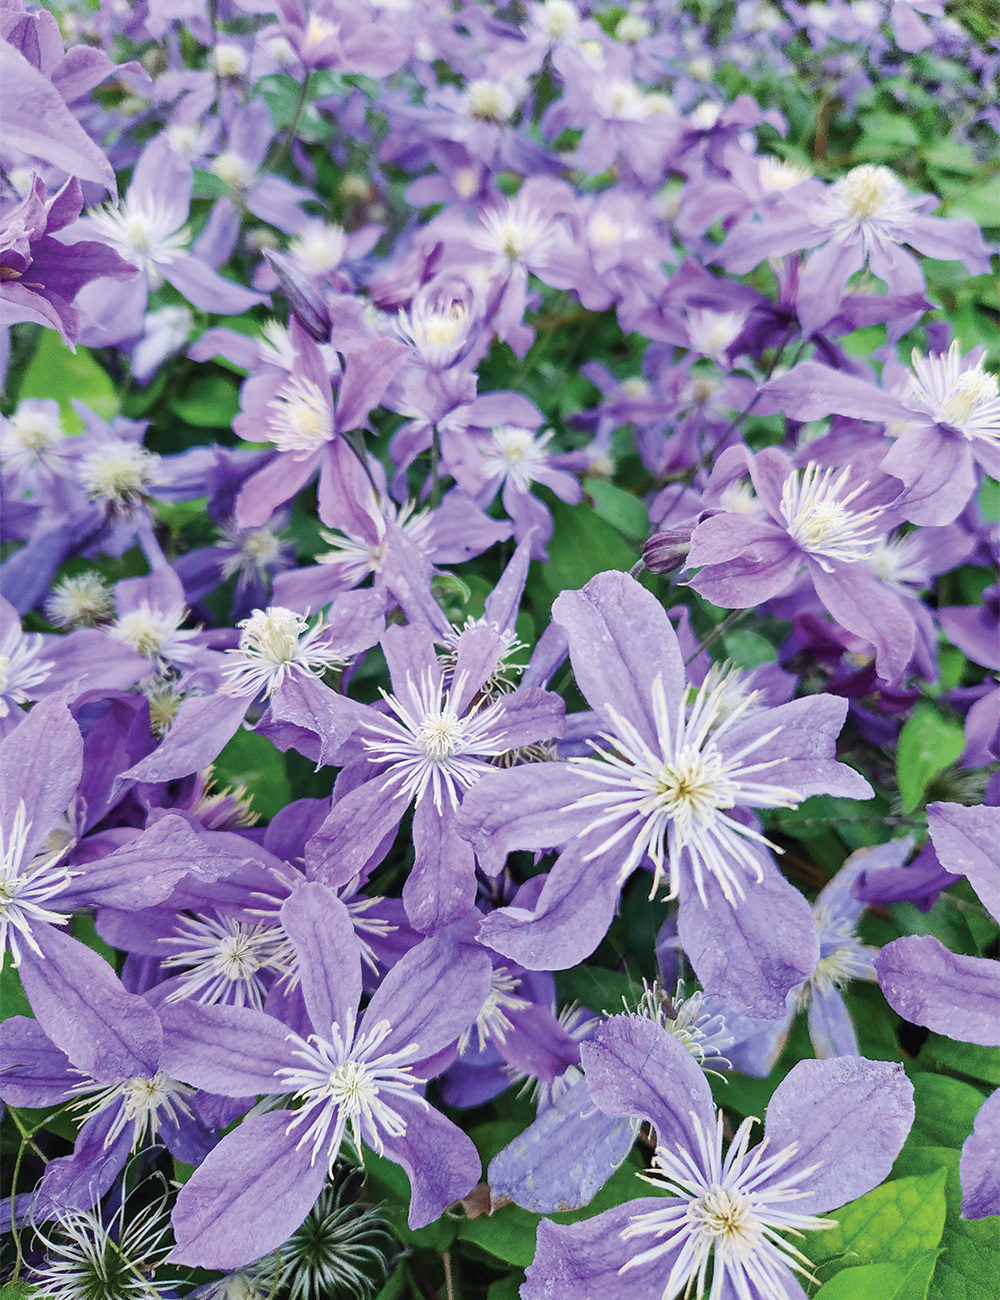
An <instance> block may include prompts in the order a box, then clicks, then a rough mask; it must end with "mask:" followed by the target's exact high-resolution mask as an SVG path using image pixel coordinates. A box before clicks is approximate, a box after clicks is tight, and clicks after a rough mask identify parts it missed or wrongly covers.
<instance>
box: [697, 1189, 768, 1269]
mask: <svg viewBox="0 0 1000 1300" xmlns="http://www.w3.org/2000/svg"><path fill="white" fill-rule="evenodd" d="M688 1216H689V1218H690V1219H691V1220H692V1223H693V1224H694V1225H696V1226H697V1227H698V1229H699V1230H700V1231H701V1233H702V1235H703V1236H704V1237H707V1238H708V1243H707V1244H708V1245H709V1246H714V1247H715V1249H716V1250H719V1251H725V1252H727V1253H731V1254H733V1255H736V1256H742V1257H744V1258H745V1257H746V1256H748V1255H751V1254H752V1253H753V1251H754V1250H755V1248H756V1246H757V1244H758V1242H759V1241H760V1238H761V1234H762V1228H761V1224H760V1222H759V1220H758V1219H757V1217H756V1215H755V1214H754V1212H753V1201H752V1200H751V1199H750V1197H749V1196H747V1195H746V1193H744V1192H741V1191H738V1190H736V1189H732V1190H730V1189H727V1188H725V1187H719V1186H718V1185H716V1186H714V1187H711V1188H710V1189H709V1190H708V1191H707V1192H706V1193H705V1194H704V1196H702V1197H701V1198H700V1199H699V1200H697V1201H692V1202H691V1204H690V1205H689V1206H688Z"/></svg>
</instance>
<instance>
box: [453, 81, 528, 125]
mask: <svg viewBox="0 0 1000 1300" xmlns="http://www.w3.org/2000/svg"><path fill="white" fill-rule="evenodd" d="M465 95H466V98H467V100H468V102H469V107H470V109H471V110H472V113H473V116H475V117H480V118H482V119H483V121H485V122H508V121H509V120H510V119H511V117H513V115H514V110H515V108H516V107H517V101H516V100H515V99H514V96H513V95H512V94H511V93H510V91H509V90H508V89H507V87H506V86H504V85H502V84H501V83H500V82H498V81H489V80H488V79H487V78H485V77H480V78H477V80H475V81H470V82H469V84H468V86H467V87H466V91H465Z"/></svg>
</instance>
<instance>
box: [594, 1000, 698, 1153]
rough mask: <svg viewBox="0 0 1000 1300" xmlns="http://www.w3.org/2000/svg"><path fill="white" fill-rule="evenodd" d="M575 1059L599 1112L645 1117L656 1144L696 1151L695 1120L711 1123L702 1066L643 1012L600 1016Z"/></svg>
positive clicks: (642, 1118) (696, 1129) (696, 1131)
mask: <svg viewBox="0 0 1000 1300" xmlns="http://www.w3.org/2000/svg"><path fill="white" fill-rule="evenodd" d="M580 1060H581V1061H582V1063H583V1068H584V1071H585V1072H586V1078H587V1086H588V1088H589V1090H590V1095H591V1097H592V1098H593V1099H594V1102H595V1103H596V1104H597V1105H598V1106H599V1107H600V1108H601V1110H603V1111H604V1112H605V1113H606V1114H609V1115H628V1116H630V1117H632V1118H633V1119H640V1120H648V1121H649V1122H650V1123H651V1124H652V1126H653V1128H654V1129H655V1130H656V1144H657V1146H661V1147H666V1148H667V1149H668V1150H670V1151H673V1150H674V1149H675V1147H677V1146H678V1145H680V1146H681V1147H683V1148H684V1149H685V1150H691V1149H694V1150H696V1149H697V1143H698V1137H697V1134H698V1127H697V1126H698V1124H700V1125H701V1127H702V1128H708V1129H711V1128H712V1127H714V1125H715V1104H714V1102H713V1101H712V1090H711V1088H710V1087H709V1086H708V1080H707V1079H706V1078H705V1072H704V1070H702V1068H701V1066H699V1065H698V1064H697V1062H696V1061H695V1059H694V1057H693V1056H692V1055H691V1053H690V1052H689V1051H688V1050H687V1048H686V1047H684V1046H683V1045H682V1044H681V1043H680V1041H679V1040H678V1039H676V1038H674V1036H673V1035H672V1034H669V1033H667V1031H666V1030H665V1029H663V1028H662V1027H661V1026H660V1025H658V1024H656V1022H655V1021H653V1020H649V1019H647V1018H646V1017H645V1016H612V1017H611V1018H610V1020H606V1021H605V1022H604V1023H603V1024H602V1025H601V1026H600V1027H599V1028H598V1029H597V1032H596V1033H595V1034H594V1036H593V1038H592V1039H590V1040H589V1041H588V1042H585V1043H583V1044H581V1046H580ZM692 1116H693V1117H694V1118H693V1119H692Z"/></svg>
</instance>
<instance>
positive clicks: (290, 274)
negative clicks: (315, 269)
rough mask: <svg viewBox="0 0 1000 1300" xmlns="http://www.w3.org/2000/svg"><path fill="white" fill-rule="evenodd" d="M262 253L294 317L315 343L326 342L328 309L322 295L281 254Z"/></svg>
mask: <svg viewBox="0 0 1000 1300" xmlns="http://www.w3.org/2000/svg"><path fill="white" fill-rule="evenodd" d="M264 256H265V257H266V258H267V261H268V264H269V265H270V266H271V268H272V270H273V271H274V273H275V275H276V276H277V277H278V279H279V280H280V282H281V288H282V290H283V291H284V294H285V297H286V298H287V299H288V305H289V307H291V309H292V312H293V314H294V316H295V318H296V319H297V320H298V322H299V324H300V325H301V326H302V328H303V329H304V330H305V331H306V333H308V334H311V335H312V337H313V338H314V339H315V340H316V342H317V343H329V342H330V311H329V308H328V307H327V305H326V302H325V300H324V298H323V295H322V294H321V293H320V292H319V290H318V289H317V288H316V287H315V286H314V285H312V284H310V283H309V281H308V280H307V279H306V277H305V276H304V275H303V274H302V272H301V271H300V270H299V269H298V268H297V267H296V265H295V263H294V262H293V261H292V260H291V258H289V257H286V256H285V254H284V253H274V252H272V251H271V250H270V249H269V248H265V249H264Z"/></svg>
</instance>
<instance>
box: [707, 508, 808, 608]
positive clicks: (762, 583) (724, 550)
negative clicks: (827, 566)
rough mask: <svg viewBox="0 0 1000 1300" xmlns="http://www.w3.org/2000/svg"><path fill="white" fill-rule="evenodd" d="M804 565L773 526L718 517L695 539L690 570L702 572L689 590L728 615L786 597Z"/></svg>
mask: <svg viewBox="0 0 1000 1300" xmlns="http://www.w3.org/2000/svg"><path fill="white" fill-rule="evenodd" d="M800 563H801V555H800V553H799V550H798V548H797V547H796V545H795V543H794V542H793V541H792V539H791V538H790V537H789V536H788V534H787V533H784V532H782V530H781V529H780V528H777V527H775V525H774V524H769V523H766V522H764V521H762V520H755V519H750V518H749V517H747V516H744V515H713V516H712V517H711V518H710V519H706V520H704V521H703V522H702V523H700V524H699V525H698V527H697V528H696V529H695V531H694V533H693V534H692V538H691V551H690V552H689V554H688V567H689V568H692V569H694V568H697V567H698V566H699V565H701V566H703V567H702V568H701V571H700V572H699V573H697V574H696V575H695V576H694V577H693V578H691V579H689V581H688V586H689V587H692V588H693V589H694V590H695V591H697V592H698V594H699V595H701V596H704V597H705V599H706V600H710V601H711V602H712V604H713V605H720V606H721V607H722V608H723V609H749V608H750V607H751V606H752V605H759V604H762V603H763V602H764V601H765V600H771V599H772V598H773V597H774V596H780V595H781V593H782V592H783V591H787V589H788V588H789V587H790V586H791V585H792V582H793V581H794V578H795V575H796V573H797V572H798V569H799V565H800Z"/></svg>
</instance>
